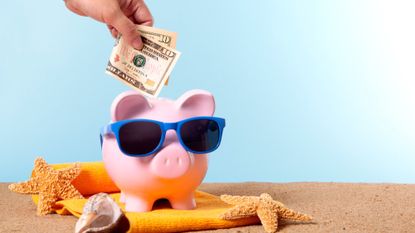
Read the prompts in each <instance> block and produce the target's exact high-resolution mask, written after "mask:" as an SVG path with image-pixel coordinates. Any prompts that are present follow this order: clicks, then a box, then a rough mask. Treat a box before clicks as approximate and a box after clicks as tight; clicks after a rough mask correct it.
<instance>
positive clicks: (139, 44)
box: [133, 38, 143, 49]
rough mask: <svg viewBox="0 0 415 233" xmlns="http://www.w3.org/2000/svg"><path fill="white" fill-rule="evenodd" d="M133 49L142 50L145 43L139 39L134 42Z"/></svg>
mask: <svg viewBox="0 0 415 233" xmlns="http://www.w3.org/2000/svg"><path fill="white" fill-rule="evenodd" d="M133 47H134V48H135V49H142V48H143V42H141V40H140V39H139V38H137V39H135V40H134V41H133Z"/></svg>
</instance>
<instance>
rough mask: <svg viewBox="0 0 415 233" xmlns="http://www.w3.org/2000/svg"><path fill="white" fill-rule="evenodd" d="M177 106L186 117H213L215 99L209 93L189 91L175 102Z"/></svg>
mask: <svg viewBox="0 0 415 233" xmlns="http://www.w3.org/2000/svg"><path fill="white" fill-rule="evenodd" d="M176 104H177V106H178V107H179V108H180V111H182V112H183V113H184V114H186V115H194V116H213V113H214V112H215V99H214V97H213V95H212V94H211V93H210V92H207V91H204V90H191V91H188V92H186V93H184V94H183V95H182V96H181V97H180V98H179V99H177V100H176Z"/></svg>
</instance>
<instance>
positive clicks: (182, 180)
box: [101, 90, 225, 212]
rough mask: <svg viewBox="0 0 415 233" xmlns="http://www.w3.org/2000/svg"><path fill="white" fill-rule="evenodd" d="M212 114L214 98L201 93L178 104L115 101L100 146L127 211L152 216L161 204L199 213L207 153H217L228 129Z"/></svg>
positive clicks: (126, 96)
mask: <svg viewBox="0 0 415 233" xmlns="http://www.w3.org/2000/svg"><path fill="white" fill-rule="evenodd" d="M214 110H215V101H214V98H213V96H212V94H210V93H209V92H207V91H203V90H192V91H188V92H186V93H185V94H183V95H182V96H181V97H180V98H179V99H177V100H176V101H173V100H168V99H156V98H146V97H144V96H142V95H141V94H139V93H138V92H136V91H126V92H124V93H121V94H120V95H119V96H117V97H116V98H115V100H114V102H113V104H112V107H111V123H110V124H109V125H108V126H106V127H104V128H103V130H102V132H101V145H102V154H103V160H104V164H105V168H106V170H107V172H108V174H109V175H110V177H111V178H112V180H113V181H114V182H115V184H116V185H117V186H118V187H119V188H120V190H121V198H120V201H121V202H124V203H125V208H126V210H127V211H130V212H145V211H150V210H152V207H153V204H154V202H155V201H157V200H158V199H162V198H164V199H167V200H168V201H169V202H170V205H171V206H172V208H174V209H182V210H188V209H193V208H195V207H196V202H195V199H194V191H195V190H196V188H197V187H198V186H199V185H200V183H201V182H202V180H203V178H204V177H205V174H206V171H207V168H208V158H207V153H209V152H212V151H213V150H215V149H216V148H218V146H219V144H220V141H221V137H222V132H223V128H224V126H225V120H224V119H222V118H217V117H213V113H214Z"/></svg>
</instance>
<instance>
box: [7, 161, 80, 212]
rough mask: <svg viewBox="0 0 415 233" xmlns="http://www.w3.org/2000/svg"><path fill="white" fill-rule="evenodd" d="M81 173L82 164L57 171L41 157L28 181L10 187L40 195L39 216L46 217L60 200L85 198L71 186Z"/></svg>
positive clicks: (20, 191)
mask: <svg viewBox="0 0 415 233" xmlns="http://www.w3.org/2000/svg"><path fill="white" fill-rule="evenodd" d="M80 172H81V164H80V163H75V164H74V166H72V167H69V168H64V169H60V170H55V169H53V168H52V167H51V166H50V165H49V164H47V163H46V161H45V160H44V159H42V158H40V157H39V158H37V159H36V160H35V167H34V168H33V172H32V177H31V178H30V179H29V180H28V181H25V182H20V183H15V184H11V185H9V189H10V190H11V191H14V192H18V193H24V194H39V201H38V205H37V214H38V215H46V214H49V213H51V212H53V206H54V204H55V203H56V201H58V200H61V199H63V200H64V199H80V198H83V196H82V195H81V193H79V191H78V190H76V188H75V187H74V186H73V185H72V184H71V182H72V181H73V180H74V179H75V178H76V177H77V176H78V175H79V173H80Z"/></svg>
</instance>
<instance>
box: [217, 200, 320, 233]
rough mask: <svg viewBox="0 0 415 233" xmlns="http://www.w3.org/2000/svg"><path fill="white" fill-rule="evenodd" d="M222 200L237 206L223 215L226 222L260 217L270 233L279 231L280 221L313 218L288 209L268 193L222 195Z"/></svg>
mask: <svg viewBox="0 0 415 233" xmlns="http://www.w3.org/2000/svg"><path fill="white" fill-rule="evenodd" d="M220 198H221V200H222V201H224V202H226V203H228V204H231V205H235V206H234V207H232V208H230V209H229V210H228V211H226V212H225V213H223V214H222V215H221V216H220V218H222V219H225V220H232V219H239V218H247V217H251V216H258V218H259V220H260V221H261V223H262V225H263V226H264V229H265V231H266V232H268V233H274V232H276V231H277V229H278V219H290V220H297V221H310V220H311V219H312V217H311V216H308V215H306V214H302V213H298V212H295V211H293V210H291V209H288V208H287V207H285V206H284V204H282V203H281V202H278V201H275V200H273V199H272V197H271V195H269V194H267V193H263V194H261V196H259V197H257V196H231V195H221V196H220Z"/></svg>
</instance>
